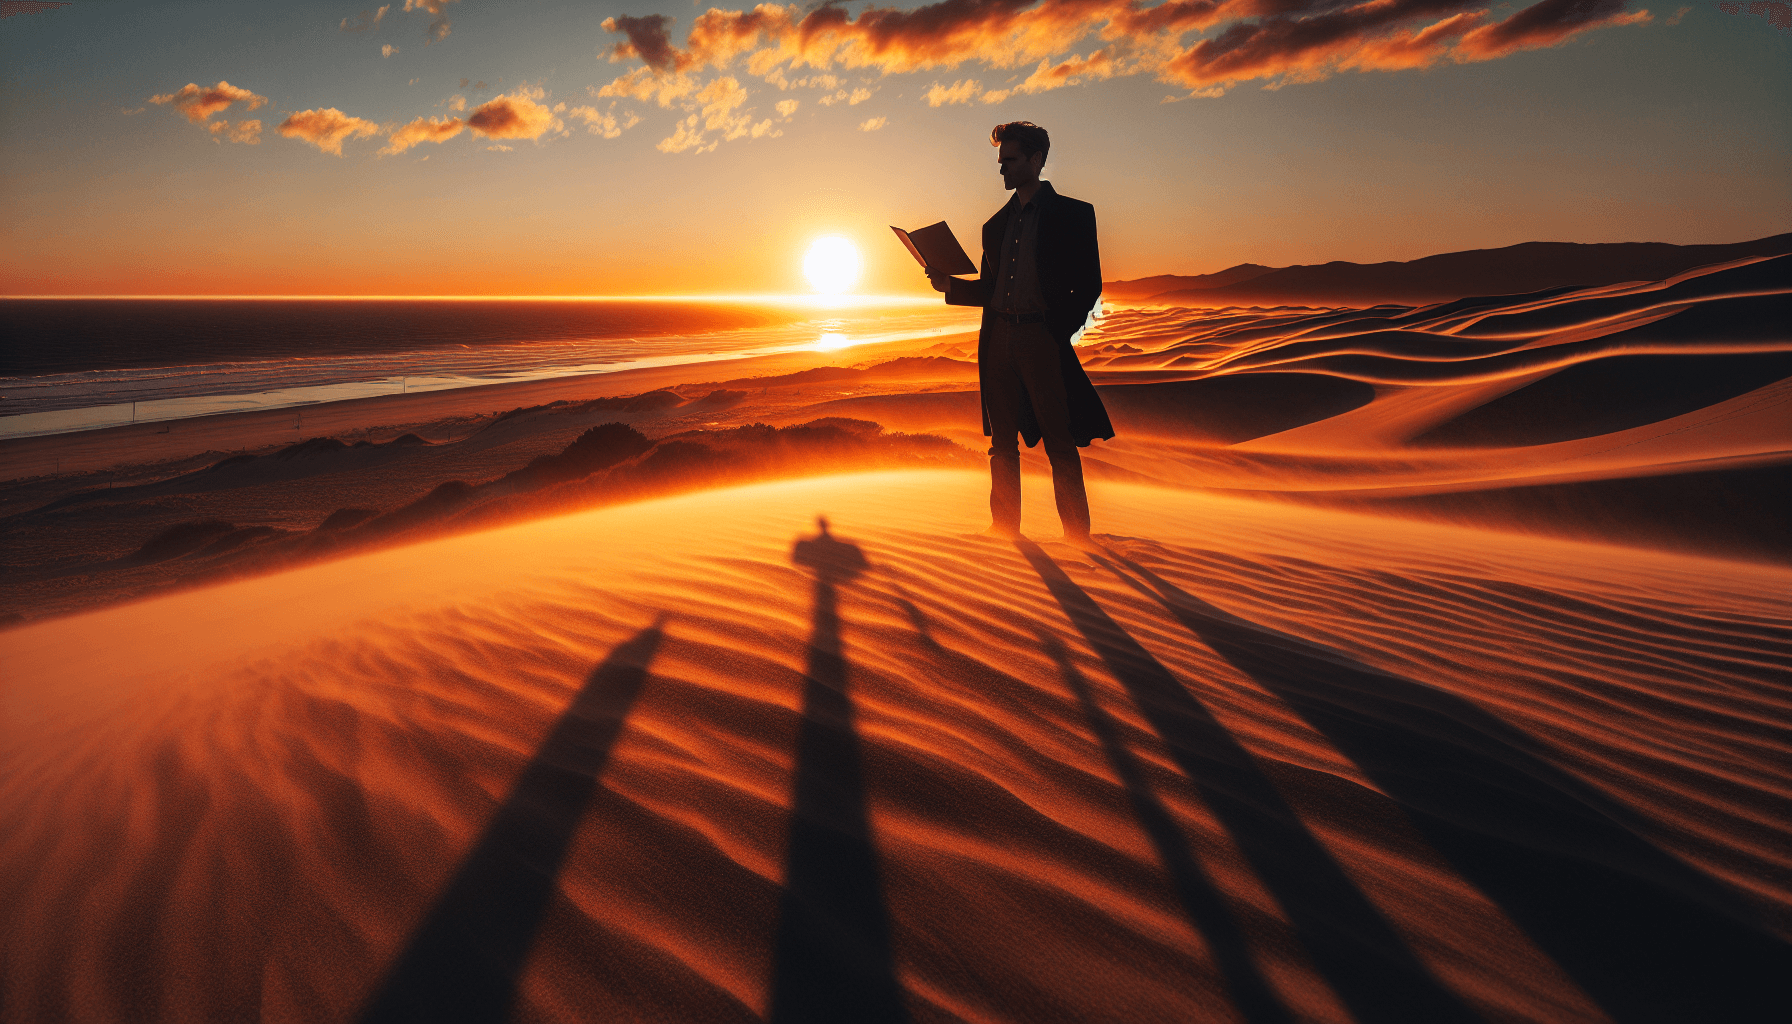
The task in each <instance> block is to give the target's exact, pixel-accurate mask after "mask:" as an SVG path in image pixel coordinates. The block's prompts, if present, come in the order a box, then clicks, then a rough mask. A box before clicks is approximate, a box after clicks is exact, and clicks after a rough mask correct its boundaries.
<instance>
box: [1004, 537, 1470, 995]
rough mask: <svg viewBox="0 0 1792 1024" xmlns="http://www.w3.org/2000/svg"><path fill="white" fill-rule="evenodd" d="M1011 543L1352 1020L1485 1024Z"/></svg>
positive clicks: (1117, 638)
mask: <svg viewBox="0 0 1792 1024" xmlns="http://www.w3.org/2000/svg"><path fill="white" fill-rule="evenodd" d="M1015 543H1016V546H1017V547H1018V548H1019V549H1020V551H1021V553H1022V554H1023V555H1025V556H1026V559H1027V561H1028V562H1030V563H1032V565H1033V568H1034V570H1035V571H1037V572H1038V573H1039V576H1040V578H1041V579H1042V580H1044V581H1045V585H1046V587H1047V589H1049V590H1050V591H1051V593H1052V596H1053V597H1055V598H1057V600H1058V605H1059V606H1060V607H1061V608H1063V609H1064V614H1065V615H1067V616H1068V617H1069V618H1070V621H1071V622H1072V623H1074V624H1075V625H1076V628H1077V629H1078V631H1080V632H1081V633H1082V634H1083V637H1084V638H1085V639H1087V640H1088V642H1089V645H1090V646H1091V647H1093V648H1094V649H1095V652H1096V654H1097V655H1099V656H1100V657H1101V660H1102V661H1103V662H1104V663H1105V664H1106V665H1107V667H1108V671H1110V672H1112V673H1113V675H1114V677H1115V678H1116V679H1118V680H1119V681H1120V682H1121V684H1122V685H1124V686H1125V687H1126V691H1127V693H1128V694H1129V695H1130V696H1131V698H1132V701H1133V703H1134V705H1135V706H1137V707H1138V709H1139V711H1140V712H1141V713H1142V714H1143V715H1144V716H1145V718H1146V720H1147V721H1149V722H1150V723H1151V727H1152V729H1154V730H1155V731H1156V732H1157V734H1158V735H1159V736H1160V737H1161V738H1162V739H1163V741H1164V745H1165V747H1166V748H1167V749H1168V750H1169V753H1170V756H1171V757H1172V758H1174V759H1175V761H1176V764H1177V766H1178V767H1179V768H1181V769H1182V773H1183V774H1184V775H1185V776H1186V777H1187V778H1188V779H1189V781H1190V782H1191V783H1193V784H1194V786H1195V787H1196V789H1198V790H1199V791H1200V794H1201V796H1202V798H1203V799H1204V800H1205V801H1206V802H1207V805H1208V806H1209V807H1210V808H1211V809H1212V810H1213V812H1214V814H1215V815H1216V816H1217V817H1218V818H1219V819H1220V822H1221V823H1222V824H1223V825H1224V826H1225V827H1226V830H1227V831H1228V832H1229V833H1231V835H1232V837H1233V839H1234V840H1235V841H1236V842H1237V843H1238V845H1239V847H1240V848H1241V849H1242V850H1243V851H1244V853H1245V856H1246V857H1247V858H1248V859H1249V860H1250V862H1251V866H1252V867H1253V868H1254V869H1255V870H1256V873H1257V875H1258V877H1259V878H1261V879H1262V880H1263V882H1264V883H1265V884H1266V885H1267V886H1268V887H1269V889H1270V891H1271V892H1272V893H1273V894H1274V895H1275V897H1276V899H1277V901H1278V902H1280V904H1281V905H1282V907H1283V909H1284V910H1285V911H1286V912H1287V914H1288V917H1289V920H1290V921H1291V922H1292V923H1293V925H1294V927H1295V930H1296V932H1297V933H1298V934H1299V936H1300V939H1301V943H1302V945H1303V946H1304V947H1305V949H1306V951H1307V954H1308V955H1309V956H1310V957H1311V958H1312V961H1313V964H1314V966H1315V967H1317V968H1318V969H1319V971H1320V973H1321V974H1323V975H1324V976H1325V979H1326V981H1327V982H1328V983H1330V985H1331V986H1332V988H1333V990H1334V991H1336V992H1337V993H1338V995H1339V997H1340V998H1342V999H1343V1000H1344V1002H1345V1004H1346V1005H1347V1006H1348V1007H1349V1009H1350V1011H1351V1013H1352V1015H1353V1016H1355V1017H1356V1019H1357V1020H1359V1021H1362V1022H1365V1024H1369V1022H1373V1024H1382V1022H1388V1024H1407V1022H1411V1021H1426V1022H1428V1024H1442V1022H1449V1021H1478V1020H1480V1019H1481V1018H1480V1016H1479V1015H1478V1014H1476V1013H1474V1012H1473V1011H1471V1010H1470V1009H1469V1008H1468V1007H1467V1006H1465V1005H1464V1004H1463V1003H1462V1002H1461V1001H1459V1000H1458V999H1457V998H1456V996H1454V995H1453V994H1452V993H1450V992H1449V991H1448V990H1447V989H1445V988H1444V987H1443V986H1442V985H1440V984H1439V983H1438V981H1437V979H1436V978H1434V977H1433V976H1432V975H1431V973H1430V972H1429V971H1428V970H1426V968H1425V966H1424V965H1423V964H1421V963H1420V962H1419V960H1418V958H1417V957H1415V956H1414V955H1413V953H1412V951H1411V950H1410V949H1408V948H1407V946H1406V943H1405V942H1404V941H1402V940H1401V938H1400V936H1399V935H1398V933H1396V932H1395V931H1394V929H1393V926H1392V925H1390V924H1389V923H1388V921H1387V919H1386V918H1385V917H1383V916H1382V914H1381V912H1380V911H1379V910H1377V909H1376V908H1375V906H1374V905H1373V904H1371V903H1370V902H1369V900H1368V899H1367V898H1366V897H1365V896H1364V895H1363V893H1362V892H1361V891H1360V890H1359V889H1358V888H1357V887H1356V885H1355V884H1354V883H1352V882H1351V881H1350V879H1349V877H1348V876H1346V875H1345V874H1344V871H1343V869H1342V868H1341V867H1340V866H1339V865H1338V863H1337V861H1336V860H1334V859H1333V858H1332V856H1331V854H1330V853H1329V852H1327V851H1326V849H1325V847H1324V846H1322V845H1321V844H1320V843H1319V841H1318V839H1316V838H1315V837H1314V836H1313V834H1312V833H1311V832H1310V831H1308V830H1307V827H1306V825H1305V824H1304V823H1302V821H1301V819H1300V817H1299V815H1298V814H1296V813H1295V811H1294V809H1293V808H1291V807H1289V806H1288V804H1287V802H1286V801H1285V800H1283V799H1282V796H1281V794H1280V793H1279V792H1277V790H1276V788H1275V785H1274V784H1273V783H1272V782H1271V781H1270V780H1269V778H1268V777H1267V776H1265V775H1264V774H1263V772H1262V770H1261V769H1260V768H1259V767H1258V766H1257V764H1256V762H1255V760H1254V759H1253V758H1252V757H1251V754H1250V752H1249V751H1247V750H1245V749H1244V747H1243V746H1241V745H1240V744H1239V743H1238V741H1237V740H1236V739H1234V738H1233V737H1232V735H1231V733H1229V732H1227V731H1226V728H1225V727H1224V726H1223V725H1221V724H1220V723H1219V721H1218V720H1217V719H1215V718H1214V717H1213V715H1212V714H1211V713H1210V712H1209V711H1208V710H1207V709H1206V708H1205V707H1203V706H1202V705H1201V703H1200V702H1199V701H1197V700H1196V699H1195V698H1194V697H1193V696H1192V695H1190V693H1189V692H1188V690H1187V689H1186V688H1185V687H1184V686H1183V685H1182V684H1181V683H1180V682H1178V681H1177V680H1176V678H1175V676H1173V675H1171V674H1170V671H1169V669H1166V668H1165V667H1164V666H1163V664H1162V663H1161V662H1159V661H1158V660H1157V659H1156V658H1154V657H1152V656H1151V654H1150V652H1148V651H1146V650H1145V649H1144V648H1143V647H1141V646H1139V643H1138V641H1136V640H1134V639H1133V638H1132V637H1131V636H1130V635H1129V634H1128V633H1127V632H1126V631H1125V630H1124V629H1122V628H1121V627H1120V625H1119V624H1118V623H1116V622H1115V621H1114V620H1113V619H1111V618H1109V617H1108V614H1107V613H1106V612H1104V611H1102V609H1101V606H1100V605H1098V604H1096V603H1095V601H1094V599H1093V598H1091V597H1090V596H1089V595H1088V594H1087V593H1086V592H1084V591H1083V589H1082V588H1081V587H1079V586H1077V585H1076V583H1075V582H1074V581H1073V580H1071V578H1070V577H1069V576H1068V575H1066V574H1065V573H1064V570H1063V569H1062V568H1060V567H1059V566H1058V564H1057V563H1056V562H1054V561H1052V559H1051V556H1050V555H1047V554H1046V553H1045V552H1044V551H1043V550H1041V549H1040V548H1039V546H1038V545H1037V544H1034V543H1032V542H1031V541H1027V540H1020V541H1016V542H1015ZM1227 980H1228V982H1231V981H1233V979H1232V978H1231V977H1230V976H1229V977H1228V979H1227ZM1234 997H1235V998H1244V997H1248V993H1247V992H1240V991H1235V992H1234Z"/></svg>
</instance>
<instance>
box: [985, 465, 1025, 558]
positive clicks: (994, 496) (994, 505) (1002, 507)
mask: <svg viewBox="0 0 1792 1024" xmlns="http://www.w3.org/2000/svg"><path fill="white" fill-rule="evenodd" d="M989 520H990V525H989V532H990V533H991V534H994V535H996V536H1001V537H1018V536H1020V453H1019V452H997V451H996V450H995V449H993V448H991V449H990V451H989Z"/></svg>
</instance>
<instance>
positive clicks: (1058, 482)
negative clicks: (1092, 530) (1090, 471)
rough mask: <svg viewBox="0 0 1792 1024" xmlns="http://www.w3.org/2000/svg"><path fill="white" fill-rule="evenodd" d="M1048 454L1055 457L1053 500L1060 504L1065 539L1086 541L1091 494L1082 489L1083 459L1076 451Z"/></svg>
mask: <svg viewBox="0 0 1792 1024" xmlns="http://www.w3.org/2000/svg"><path fill="white" fill-rule="evenodd" d="M1047 454H1048V455H1051V456H1052V497H1053V499H1055V500H1056V501H1057V503H1058V521H1059V522H1061V523H1063V524H1064V539H1065V540H1067V541H1070V542H1071V543H1081V542H1083V541H1087V540H1088V539H1089V494H1088V492H1087V491H1085V490H1084V489H1083V459H1082V456H1081V455H1079V454H1078V453H1077V451H1076V449H1074V448H1072V449H1071V450H1070V452H1069V453H1068V454H1053V453H1050V452H1048V453H1047ZM1016 468H1019V467H1018V464H1017V466H1016Z"/></svg>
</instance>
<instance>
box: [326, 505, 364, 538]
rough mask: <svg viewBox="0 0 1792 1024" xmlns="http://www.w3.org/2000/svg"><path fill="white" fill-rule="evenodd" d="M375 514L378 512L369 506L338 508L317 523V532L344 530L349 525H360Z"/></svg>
mask: <svg viewBox="0 0 1792 1024" xmlns="http://www.w3.org/2000/svg"><path fill="white" fill-rule="evenodd" d="M377 515H379V512H378V511H376V510H374V509H371V508H339V509H337V510H336V511H334V512H332V513H330V515H329V517H328V518H326V519H325V520H324V521H323V522H321V523H319V524H317V532H319V533H330V532H333V531H336V530H346V529H349V528H350V527H355V526H360V525H361V524H362V523H365V522H366V521H367V520H369V519H372V518H373V517H374V516H377Z"/></svg>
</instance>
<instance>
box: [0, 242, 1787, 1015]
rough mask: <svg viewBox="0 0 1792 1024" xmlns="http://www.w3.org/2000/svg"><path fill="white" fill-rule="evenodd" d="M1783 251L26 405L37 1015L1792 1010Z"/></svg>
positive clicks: (23, 749)
mask: <svg viewBox="0 0 1792 1024" xmlns="http://www.w3.org/2000/svg"><path fill="white" fill-rule="evenodd" d="M1788 259H1792V257H1777V258H1771V259H1764V260H1743V261H1738V262H1736V263H1734V264H1726V265H1720V266H1717V267H1712V268H1702V269H1701V270H1700V271H1696V272H1690V273H1688V274H1685V275H1680V276H1679V277H1676V278H1670V279H1668V280H1665V281H1658V282H1646V283H1630V284H1625V285H1615V286H1605V287H1601V288H1597V289H1587V290H1583V291H1579V292H1571V293H1567V294H1550V295H1546V296H1504V297H1495V298H1491V299H1482V300H1462V301H1459V302H1456V303H1444V304H1438V305H1433V306H1429V307H1417V308H1409V307H1376V308H1373V309H1367V310H1364V309H1328V308H1308V307H1302V308H1295V307H1280V308H1261V307H1259V308H1233V309H1204V308H1154V307H1150V308H1148V307H1137V308H1118V309H1115V310H1112V311H1110V314H1109V316H1108V317H1107V319H1106V320H1104V321H1103V322H1102V323H1101V325H1100V326H1099V327H1098V328H1097V329H1096V330H1094V331H1092V332H1091V333H1090V334H1089V335H1088V336H1087V337H1086V338H1085V341H1084V348H1083V359H1084V363H1085V365H1086V366H1087V367H1088V368H1089V369H1090V372H1091V376H1092V377H1093V379H1094V380H1095V382H1096V383H1097V385H1098V387H1100V388H1101V391H1102V394H1103V398H1104V401H1106V402H1107V404H1108V407H1109V409H1110V411H1111V412H1112V414H1113V418H1114V421H1115V424H1116V427H1117V429H1118V430H1119V436H1118V437H1117V438H1116V439H1114V440H1113V441H1110V442H1097V443H1096V444H1095V445H1094V446H1092V447H1090V448H1089V449H1087V451H1086V452H1085V464H1086V465H1087V466H1088V473H1089V477H1090V480H1091V485H1090V488H1091V497H1092V502H1093V505H1094V508H1095V519H1096V522H1095V533H1096V535H1097V541H1098V543H1097V544H1096V545H1095V547H1094V548H1092V549H1082V548H1075V547H1070V546H1066V545H1063V544H1060V543H1056V542H1055V540H1054V538H1056V536H1057V530H1056V523H1055V522H1054V519H1055V517H1054V516H1053V514H1052V512H1051V508H1050V503H1049V497H1048V495H1049V487H1048V485H1047V483H1046V481H1045V479H1044V478H1042V477H1040V476H1038V475H1036V474H1037V473H1039V472H1041V471H1043V469H1044V462H1043V459H1042V458H1041V457H1040V456H1039V455H1038V453H1037V452H1036V451H1031V452H1028V453H1027V455H1026V458H1027V466H1028V469H1029V471H1030V472H1031V473H1032V474H1035V475H1031V476H1029V478H1028V482H1027V501H1028V504H1027V507H1026V510H1025V516H1024V519H1023V530H1025V531H1026V533H1027V534H1028V536H1029V537H1031V538H1032V539H1031V540H1024V541H1021V542H1020V543H1018V544H1016V543H1009V542H1004V541H997V540H992V539H988V538H983V537H979V536H976V535H975V534H976V533H977V531H979V530H981V529H982V528H983V527H984V526H985V525H987V516H988V513H987V505H986V500H987V479H988V478H987V475H986V473H985V471H984V470H983V469H982V466H983V454H982V448H983V445H984V442H983V439H982V438H981V435H980V433H979V432H978V430H977V426H976V418H975V417H976V404H975V388H976V364H975V359H976V353H975V337H974V336H972V335H954V336H950V337H946V338H929V339H926V340H925V341H917V342H909V343H898V344H891V345H886V346H881V347H878V348H875V349H870V348H867V349H844V350H840V351H835V352H807V353H793V354H789V355H783V356H778V357H769V358H765V359H760V360H756V361H736V362H726V363H715V364H702V365H697V366H680V367H665V368H658V369H653V370H643V371H631V372H630V373H619V374H613V375H599V376H593V377H573V378H563V379H558V380H554V381H544V382H535V383H530V384H517V385H504V386H501V387H495V388H489V389H481V388H467V389H461V390H456V391H445V392H435V393H429V394H423V395H409V396H391V397H386V398H377V399H365V400H360V401H356V402H343V403H332V404H330V405H324V406H318V407H312V408H306V409H305V410H304V412H303V426H302V427H300V428H297V429H295V420H296V419H297V416H296V414H294V413H293V412H292V411H291V410H278V411H271V412H263V413H252V414H241V415H230V416H218V417H207V418H203V419H194V420H184V421H177V422H175V423H173V424H162V425H144V426H141V427H125V428H115V429H111V430H105V431H92V432H87V433H80V434H65V435H56V436H51V437H42V438H25V439H15V440H9V441H0V457H3V458H4V459H5V464H6V466H7V467H8V471H9V473H10V474H11V475H12V476H13V479H12V480H11V481H10V482H9V483H8V485H7V489H6V492H5V495H6V496H5V505H4V507H3V508H0V514H3V515H4V516H5V517H6V518H5V520H4V537H5V538H6V540H5V548H4V557H5V561H6V566H7V573H6V583H5V584H4V585H3V586H0V601H3V607H0V612H4V613H5V614H7V615H8V616H9V617H10V622H11V625H10V626H9V627H8V628H7V629H6V630H5V631H4V632H0V666H3V670H4V671H3V675H4V677H5V683H4V687H3V689H0V695H3V700H4V713H3V714H0V720H3V721H4V723H5V726H4V747H3V748H0V759H3V764H4V770H3V771H0V808H4V814H5V818H6V820H7V821H8V822H9V823H11V824H10V825H9V827H8V829H6V830H5V833H4V835H3V836H0V887H3V888H0V899H3V900H4V902H5V905H6V906H8V907H9V908H11V909H10V910H9V912H8V914H7V915H6V923H5V926H4V932H3V934H0V972H4V993H5V996H4V1006H5V1008H6V1015H7V1016H8V1018H9V1019H11V1018H16V1019H20V1020H122V1019H157V1020H191V1021H205V1020H218V1021H227V1020H246V1019H260V1020H268V1021H330V1020H342V1021H349V1020H505V1019H511V1020H561V1021H575V1020H594V1019H605V1020H641V1021H671V1020H677V1021H697V1020H718V1021H720V1020H757V1019H773V1020H784V1021H796V1020H854V1021H871V1020H914V1021H1017V1022H1018V1021H1071V1020H1074V1021H1115V1022H1122V1021H1125V1022H1131V1021H1148V1020H1150V1021H1155V1020H1163V1021H1248V1022H1266V1021H1326V1022H1333V1021H1336V1022H1347V1021H1420V1020H1423V1021H1452V1020H1463V1021H1470V1020H1481V1021H1514V1022H1516V1021H1552V1022H1553V1021H1589V1022H1591V1021H1661V1022H1664V1024H1667V1022H1673V1024H1682V1022H1690V1021H1712V1022H1724V1024H1731V1022H1738V1021H1755V1020H1771V1019H1776V1017H1777V1010H1776V1008H1783V1004H1784V991H1783V985H1782V984H1781V983H1780V982H1779V980H1778V979H1780V978H1782V977H1784V973H1785V972H1784V968H1785V967H1786V966H1787V964H1788V957H1787V951H1788V945H1787V940H1788V938H1789V937H1792V885H1789V884H1788V879H1789V878H1792V873H1789V868H1792V864H1789V863H1788V861H1789V857H1788V853H1787V851H1788V850H1792V821H1789V820H1788V818H1787V815H1786V814H1785V808H1786V806H1787V801H1788V798H1789V797H1792V778H1789V777H1788V776H1787V774H1786V772H1785V770H1784V766H1785V765H1786V764H1787V763H1788V757H1789V755H1792V729H1789V727H1788V722H1789V718H1788V711H1789V710H1792V707H1789V702H1792V697H1789V696H1788V693H1787V691H1786V687H1785V685H1784V684H1785V681H1786V680H1787V678H1789V674H1792V621H1789V620H1788V616H1787V605H1786V594H1787V593H1789V592H1792V549H1788V547H1787V546H1786V542H1785V537H1786V536H1787V533H1786V525H1787V523H1786V511H1785V508H1786V506H1785V505H1784V504H1783V503H1779V502H1776V501H1775V500H1773V497H1772V496H1773V495H1774V494H1780V495H1782V496H1783V494H1784V485H1785V480H1786V473H1787V471H1788V466H1789V465H1792V454H1788V453H1792V418H1789V417H1788V416H1787V409H1788V407H1789V405H1792V379H1789V378H1792V364H1789V363H1788V360H1789V359H1792V339H1788V338H1787V337H1786V336H1785V334H1784V323H1785V322H1786V321H1785V319H1784V316H1783V314H1784V312H1785V309H1786V306H1785V303H1786V301H1787V299H1788V296H1789V295H1792V282H1789V281H1788V279H1787V270H1786V261H1787V260H1788ZM1713 325H1718V326H1717V327H1714V326H1713ZM1719 328H1721V329H1719ZM1664 381H1666V382H1671V384H1672V386H1671V387H1668V386H1665V385H1664V384H1663V382H1664ZM1617 391H1621V393H1622V395H1623V399H1624V400H1623V401H1616V400H1613V398H1612V396H1613V394H1614V393H1615V392H1617ZM164 427H166V428H167V429H166V430H165V431H164V429H163V428H164ZM57 462H60V472H59V473H58V472H47V471H45V470H44V469H43V467H44V466H45V465H46V464H52V463H57ZM818 517H825V526H823V525H821V522H820V519H819V518H818ZM98 637H103V638H104V641H103V642H95V639H94V638H98Z"/></svg>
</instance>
